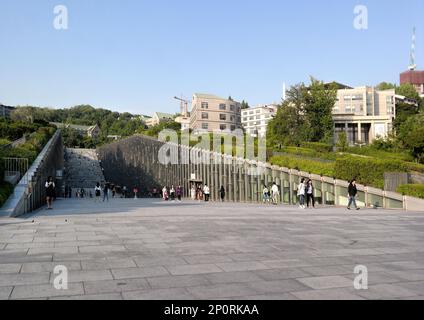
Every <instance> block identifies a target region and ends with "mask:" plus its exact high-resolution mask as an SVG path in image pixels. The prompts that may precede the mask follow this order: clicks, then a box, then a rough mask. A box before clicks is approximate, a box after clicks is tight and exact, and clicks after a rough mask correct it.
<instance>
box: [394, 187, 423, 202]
mask: <svg viewBox="0 0 424 320" xmlns="http://www.w3.org/2000/svg"><path fill="white" fill-rule="evenodd" d="M397 192H398V193H401V194H403V195H406V196H411V197H416V198H421V199H424V185H423V184H406V185H402V186H399V188H398V189H397Z"/></svg>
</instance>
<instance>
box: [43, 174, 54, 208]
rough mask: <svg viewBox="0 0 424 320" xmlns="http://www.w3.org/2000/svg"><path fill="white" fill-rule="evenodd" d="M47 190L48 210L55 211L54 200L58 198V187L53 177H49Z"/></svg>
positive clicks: (46, 185)
mask: <svg viewBox="0 0 424 320" xmlns="http://www.w3.org/2000/svg"><path fill="white" fill-rule="evenodd" d="M45 188H46V200H47V210H53V199H54V198H55V196H56V192H55V190H56V185H55V183H54V181H53V177H49V178H48V179H47V181H46V184H45Z"/></svg>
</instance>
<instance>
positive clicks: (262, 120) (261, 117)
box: [241, 104, 278, 137]
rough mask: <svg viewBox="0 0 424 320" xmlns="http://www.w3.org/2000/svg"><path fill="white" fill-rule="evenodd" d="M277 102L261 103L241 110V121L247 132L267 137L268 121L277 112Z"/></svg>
mask: <svg viewBox="0 0 424 320" xmlns="http://www.w3.org/2000/svg"><path fill="white" fill-rule="evenodd" d="M277 109H278V106H277V105H276V104H270V105H259V106H256V107H253V108H249V109H243V110H242V111H241V123H242V125H243V128H244V129H245V130H246V133H247V134H250V135H251V136H253V137H265V136H266V132H267V128H268V123H269V122H270V121H271V120H272V119H273V118H274V117H275V115H276V114H277Z"/></svg>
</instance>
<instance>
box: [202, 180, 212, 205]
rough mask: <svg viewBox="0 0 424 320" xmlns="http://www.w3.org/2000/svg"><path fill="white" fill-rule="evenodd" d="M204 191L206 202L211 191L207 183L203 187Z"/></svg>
mask: <svg viewBox="0 0 424 320" xmlns="http://www.w3.org/2000/svg"><path fill="white" fill-rule="evenodd" d="M203 193H204V195H205V202H208V201H209V197H210V194H211V192H210V189H209V187H208V185H207V184H205V187H204V188H203Z"/></svg>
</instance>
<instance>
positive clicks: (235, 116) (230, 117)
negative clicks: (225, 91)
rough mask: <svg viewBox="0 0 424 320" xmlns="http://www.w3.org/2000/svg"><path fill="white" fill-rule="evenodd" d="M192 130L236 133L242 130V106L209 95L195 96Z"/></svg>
mask: <svg viewBox="0 0 424 320" xmlns="http://www.w3.org/2000/svg"><path fill="white" fill-rule="evenodd" d="M190 114H191V116H190V129H192V130H205V131H208V132H214V131H234V130H236V129H241V128H242V125H241V104H240V103H239V102H236V101H232V100H228V99H223V98H220V97H217V96H214V95H209V94H194V95H193V101H192V111H191V113H190Z"/></svg>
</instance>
